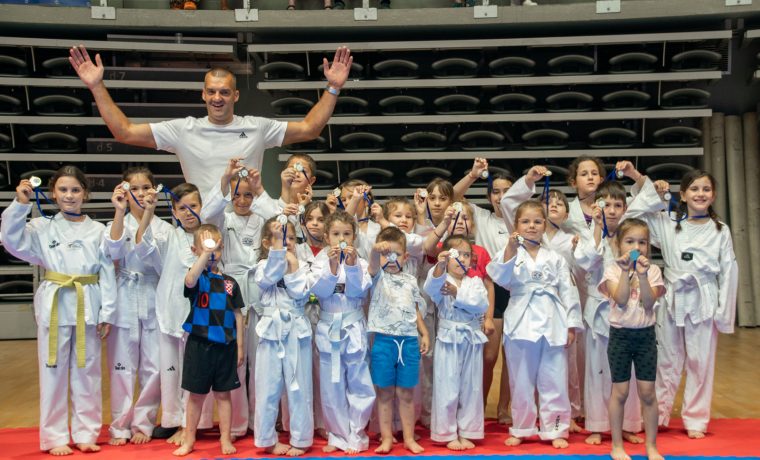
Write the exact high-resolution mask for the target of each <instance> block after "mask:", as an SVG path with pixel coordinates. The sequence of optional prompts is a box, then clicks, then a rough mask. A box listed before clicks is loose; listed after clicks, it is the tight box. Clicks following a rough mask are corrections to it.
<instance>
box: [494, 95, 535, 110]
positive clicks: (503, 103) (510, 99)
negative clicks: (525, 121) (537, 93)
mask: <svg viewBox="0 0 760 460" xmlns="http://www.w3.org/2000/svg"><path fill="white" fill-rule="evenodd" d="M488 103H489V104H491V113H531V112H535V111H536V98H535V97H533V96H531V95H530V94H522V93H507V94H499V95H498V96H494V97H492V98H491V99H490V100H489V101H488Z"/></svg>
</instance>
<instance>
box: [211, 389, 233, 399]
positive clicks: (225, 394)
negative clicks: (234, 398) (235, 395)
mask: <svg viewBox="0 0 760 460" xmlns="http://www.w3.org/2000/svg"><path fill="white" fill-rule="evenodd" d="M214 399H216V400H217V401H230V400H231V396H230V392H229V391H215V392H214Z"/></svg>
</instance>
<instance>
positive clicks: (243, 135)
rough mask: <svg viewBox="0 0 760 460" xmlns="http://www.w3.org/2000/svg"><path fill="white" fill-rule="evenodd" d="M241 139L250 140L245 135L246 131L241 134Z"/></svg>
mask: <svg viewBox="0 0 760 460" xmlns="http://www.w3.org/2000/svg"><path fill="white" fill-rule="evenodd" d="M238 137H239V138H240V139H248V136H246V135H245V131H243V132H242V133H240V136H238Z"/></svg>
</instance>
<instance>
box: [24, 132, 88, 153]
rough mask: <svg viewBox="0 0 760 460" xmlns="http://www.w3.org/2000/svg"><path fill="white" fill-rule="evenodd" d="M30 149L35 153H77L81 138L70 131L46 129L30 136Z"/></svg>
mask: <svg viewBox="0 0 760 460" xmlns="http://www.w3.org/2000/svg"><path fill="white" fill-rule="evenodd" d="M28 141H29V150H30V151H31V152H35V153H76V152H79V139H77V138H76V136H72V135H71V134H68V133H61V132H55V131H46V132H43V133H37V134H32V135H31V136H29V138H28Z"/></svg>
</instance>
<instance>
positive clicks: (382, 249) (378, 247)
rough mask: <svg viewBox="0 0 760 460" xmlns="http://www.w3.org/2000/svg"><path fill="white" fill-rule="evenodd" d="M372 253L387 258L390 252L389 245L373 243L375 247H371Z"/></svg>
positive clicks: (385, 242)
mask: <svg viewBox="0 0 760 460" xmlns="http://www.w3.org/2000/svg"><path fill="white" fill-rule="evenodd" d="M372 252H376V253H378V254H380V255H383V256H387V255H388V254H390V252H391V245H390V243H388V242H387V241H381V242H380V243H375V245H374V246H372Z"/></svg>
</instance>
